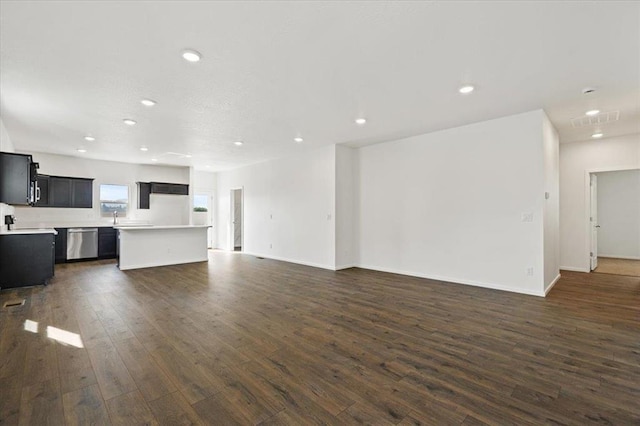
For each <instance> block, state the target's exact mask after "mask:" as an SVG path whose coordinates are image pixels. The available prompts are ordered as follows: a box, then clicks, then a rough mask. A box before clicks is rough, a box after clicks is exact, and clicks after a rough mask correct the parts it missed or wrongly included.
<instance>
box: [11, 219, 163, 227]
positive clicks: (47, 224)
mask: <svg viewBox="0 0 640 426" xmlns="http://www.w3.org/2000/svg"><path fill="white" fill-rule="evenodd" d="M118 225H123V226H151V224H150V223H148V222H124V223H119V224H118ZM14 226H15V229H18V230H22V229H25V230H26V229H43V228H46V229H49V228H111V227H113V226H114V225H113V219H111V220H109V221H102V222H99V221H96V220H93V221H73V222H63V221H51V222H48V221H43V222H16V224H15V225H14Z"/></svg>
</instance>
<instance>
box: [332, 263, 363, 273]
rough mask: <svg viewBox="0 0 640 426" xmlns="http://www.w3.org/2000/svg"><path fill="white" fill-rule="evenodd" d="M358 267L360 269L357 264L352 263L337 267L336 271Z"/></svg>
mask: <svg viewBox="0 0 640 426" xmlns="http://www.w3.org/2000/svg"><path fill="white" fill-rule="evenodd" d="M357 267H358V265H356V264H351V263H350V264H346V265H340V266H336V269H335V270H336V271H341V270H343V269H349V268H357Z"/></svg>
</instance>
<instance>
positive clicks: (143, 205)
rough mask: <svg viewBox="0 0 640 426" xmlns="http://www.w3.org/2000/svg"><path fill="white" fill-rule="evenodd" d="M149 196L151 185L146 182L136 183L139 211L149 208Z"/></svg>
mask: <svg viewBox="0 0 640 426" xmlns="http://www.w3.org/2000/svg"><path fill="white" fill-rule="evenodd" d="M150 195H151V184H150V183H148V182H138V208H139V209H148V208H149V202H150V197H149V196H150Z"/></svg>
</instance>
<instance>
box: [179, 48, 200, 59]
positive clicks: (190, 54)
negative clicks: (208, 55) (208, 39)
mask: <svg viewBox="0 0 640 426" xmlns="http://www.w3.org/2000/svg"><path fill="white" fill-rule="evenodd" d="M182 58H183V59H184V60H185V61H189V62H198V61H199V60H200V59H201V58H202V55H201V54H200V52H198V51H196V50H193V49H185V50H183V51H182Z"/></svg>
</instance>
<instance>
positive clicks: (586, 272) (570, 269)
mask: <svg viewBox="0 0 640 426" xmlns="http://www.w3.org/2000/svg"><path fill="white" fill-rule="evenodd" d="M560 270H561V271H572V272H584V273H585V274H588V273H589V272H591V271H590V270H589V269H585V268H576V267H575V266H561V267H560Z"/></svg>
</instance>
